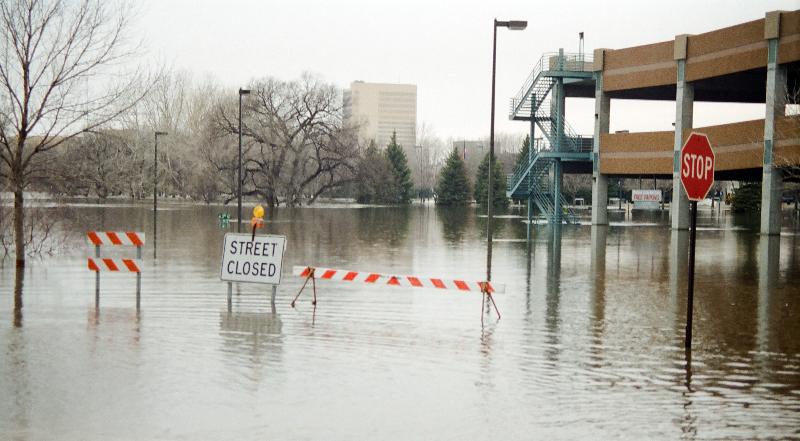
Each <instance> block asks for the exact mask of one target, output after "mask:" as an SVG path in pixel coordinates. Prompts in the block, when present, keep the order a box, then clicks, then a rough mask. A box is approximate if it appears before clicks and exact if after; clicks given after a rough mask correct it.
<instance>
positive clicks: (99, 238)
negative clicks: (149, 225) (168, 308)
mask: <svg viewBox="0 0 800 441" xmlns="http://www.w3.org/2000/svg"><path fill="white" fill-rule="evenodd" d="M86 238H87V240H88V241H89V244H91V245H94V257H93V258H92V257H89V258H88V267H89V270H90V271H94V272H95V298H96V300H99V298H100V272H101V271H111V272H131V273H136V307H137V308H138V307H139V294H140V292H141V288H142V261H141V259H142V247H143V246H144V242H145V235H144V233H139V232H134V231H89V232H87V233H86ZM101 246H134V247H136V259H125V258H101V257H100V247H101Z"/></svg>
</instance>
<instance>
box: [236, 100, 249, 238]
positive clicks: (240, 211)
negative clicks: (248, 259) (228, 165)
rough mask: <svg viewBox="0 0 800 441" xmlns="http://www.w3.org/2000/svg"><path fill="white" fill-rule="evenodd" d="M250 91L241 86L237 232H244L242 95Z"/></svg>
mask: <svg viewBox="0 0 800 441" xmlns="http://www.w3.org/2000/svg"><path fill="white" fill-rule="evenodd" d="M248 94H250V91H249V90H247V89H242V88H241V87H240V88H239V177H238V179H237V191H236V194H237V211H236V212H237V216H238V219H239V221H238V223H237V227H236V232H237V233H241V232H242V95H248Z"/></svg>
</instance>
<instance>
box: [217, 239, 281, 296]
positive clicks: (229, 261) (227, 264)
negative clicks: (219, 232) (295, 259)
mask: <svg viewBox="0 0 800 441" xmlns="http://www.w3.org/2000/svg"><path fill="white" fill-rule="evenodd" d="M251 239H252V240H251ZM285 250H286V237H285V236H275V235H261V236H255V238H253V237H252V236H251V235H250V234H247V233H228V234H226V235H225V246H224V248H223V250H222V268H221V269H220V279H222V280H224V281H226V282H251V283H266V284H270V285H280V283H281V265H282V263H283V252H284V251H285Z"/></svg>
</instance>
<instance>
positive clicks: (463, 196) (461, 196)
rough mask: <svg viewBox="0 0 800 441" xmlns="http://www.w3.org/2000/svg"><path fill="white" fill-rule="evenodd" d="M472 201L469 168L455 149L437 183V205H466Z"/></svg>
mask: <svg viewBox="0 0 800 441" xmlns="http://www.w3.org/2000/svg"><path fill="white" fill-rule="evenodd" d="M469 201H470V187H469V179H468V178H467V167H466V166H465V165H464V161H463V160H462V159H461V155H459V154H458V149H456V148H454V149H453V151H452V152H451V153H450V156H448V157H447V161H446V162H445V164H444V167H442V170H441V171H440V172H439V179H438V182H437V183H436V204H437V205H466V204H468V203H469Z"/></svg>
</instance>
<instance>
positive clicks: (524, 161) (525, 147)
mask: <svg viewBox="0 0 800 441" xmlns="http://www.w3.org/2000/svg"><path fill="white" fill-rule="evenodd" d="M530 143H531V136H530V135H525V139H523V140H522V145H521V146H520V148H519V153H517V162H516V163H515V164H514V170H513V172H514V173H516V172H517V171H518V170H521V169H522V168H523V167H525V166H527V165H528V161H529V158H528V152H529V151H530ZM523 200H524V199H523ZM484 202H485V198H484Z"/></svg>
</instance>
